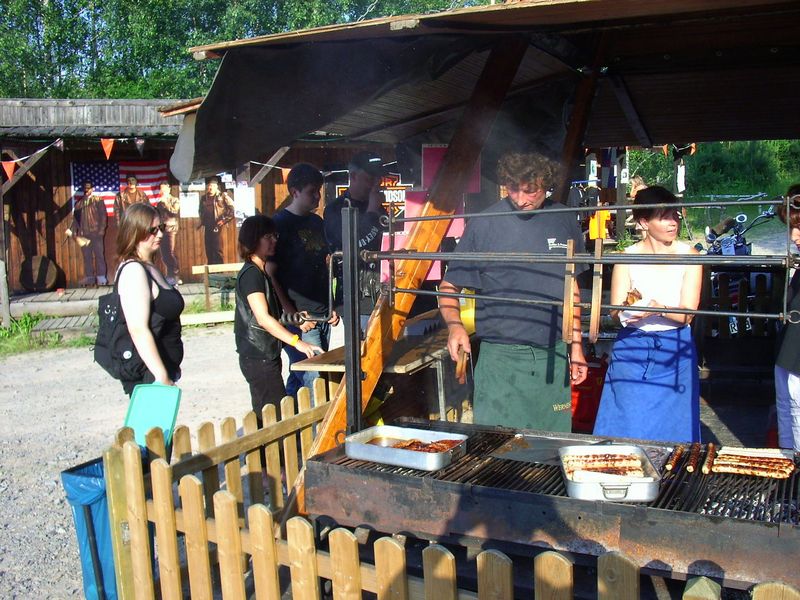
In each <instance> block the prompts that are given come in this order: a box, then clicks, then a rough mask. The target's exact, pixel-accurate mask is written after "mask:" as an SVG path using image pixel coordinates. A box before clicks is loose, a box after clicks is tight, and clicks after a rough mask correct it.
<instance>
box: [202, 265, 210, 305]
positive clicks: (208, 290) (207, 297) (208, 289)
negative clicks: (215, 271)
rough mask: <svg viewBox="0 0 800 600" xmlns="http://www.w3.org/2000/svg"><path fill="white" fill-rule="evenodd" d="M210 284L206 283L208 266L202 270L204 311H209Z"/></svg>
mask: <svg viewBox="0 0 800 600" xmlns="http://www.w3.org/2000/svg"><path fill="white" fill-rule="evenodd" d="M210 285H211V283H210V282H209V281H208V265H206V268H205V269H204V270H203V287H204V288H205V292H206V310H211V289H210Z"/></svg>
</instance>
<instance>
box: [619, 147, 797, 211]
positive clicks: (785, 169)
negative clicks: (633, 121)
mask: <svg viewBox="0 0 800 600" xmlns="http://www.w3.org/2000/svg"><path fill="white" fill-rule="evenodd" d="M685 160H686V195H687V196H690V197H691V196H707V195H719V194H734V195H742V196H745V195H750V194H755V193H758V192H765V193H767V194H769V195H770V196H776V195H778V194H783V193H785V192H786V189H787V188H788V187H789V185H790V184H792V183H794V182H797V181H800V140H766V141H748V142H708V143H704V144H698V145H697V152H696V153H695V154H694V155H691V156H687V157H686V159H685ZM628 169H629V171H630V174H631V176H633V175H641V176H642V178H643V179H644V180H645V181H646V182H647V183H648V184H650V185H662V186H664V187H666V188H668V189H672V187H673V185H674V177H673V162H672V156H664V154H663V153H662V152H661V150H660V149H656V150H655V151H652V150H630V151H629V152H628Z"/></svg>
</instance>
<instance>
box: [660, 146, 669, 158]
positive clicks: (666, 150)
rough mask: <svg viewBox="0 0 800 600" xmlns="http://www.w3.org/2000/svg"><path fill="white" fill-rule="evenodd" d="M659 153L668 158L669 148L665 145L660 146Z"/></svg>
mask: <svg viewBox="0 0 800 600" xmlns="http://www.w3.org/2000/svg"><path fill="white" fill-rule="evenodd" d="M661 151H662V152H663V153H664V156H669V146H668V145H667V144H664V145H663V146H661Z"/></svg>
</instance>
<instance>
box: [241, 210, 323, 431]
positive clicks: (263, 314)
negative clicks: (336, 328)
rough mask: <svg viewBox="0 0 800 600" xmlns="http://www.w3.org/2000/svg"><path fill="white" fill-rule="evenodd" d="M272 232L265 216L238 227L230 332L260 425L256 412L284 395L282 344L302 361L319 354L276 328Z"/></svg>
mask: <svg viewBox="0 0 800 600" xmlns="http://www.w3.org/2000/svg"><path fill="white" fill-rule="evenodd" d="M277 241H278V234H277V233H276V232H275V223H274V222H273V221H272V219H270V218H269V217H267V216H266V215H255V216H253V217H248V218H246V219H245V220H244V222H242V226H241V228H240V229H239V255H240V256H241V257H242V260H244V265H243V266H242V268H241V270H240V271H239V274H238V275H237V276H236V315H235V317H234V321H233V332H234V335H235V337H236V351H237V352H238V353H239V367H240V368H241V370H242V375H244V378H245V380H247V383H248V385H249V386H250V400H251V402H252V405H253V411H254V412H255V413H256V418H257V419H258V423H259V426H261V409H263V408H264V406H265V405H267V404H273V405H275V406H276V407H277V406H279V405H280V401H281V399H282V398H283V397H284V396H285V395H286V388H285V387H284V385H283V377H282V375H281V349H282V345H283V344H286V345H288V346H292V347H294V348H295V349H297V350H298V351H300V352H301V353H303V354H305V355H306V356H307V357H309V358H310V357H312V356H314V354H315V353H318V352H322V348H320V347H319V346H312V345H311V344H309V343H307V342H304V341H303V340H301V339H300V336H299V335H296V334H293V333H292V332H291V331H289V330H288V329H286V328H285V327H284V326H283V325H281V324H280V322H279V321H278V319H279V318H280V315H281V313H280V308H279V303H278V297H277V296H276V294H275V291H274V288H273V285H272V282H271V281H270V279H269V276H268V275H267V273H266V271H265V265H266V262H267V259H268V258H269V257H270V256H273V255H274V254H275V246H276V243H277Z"/></svg>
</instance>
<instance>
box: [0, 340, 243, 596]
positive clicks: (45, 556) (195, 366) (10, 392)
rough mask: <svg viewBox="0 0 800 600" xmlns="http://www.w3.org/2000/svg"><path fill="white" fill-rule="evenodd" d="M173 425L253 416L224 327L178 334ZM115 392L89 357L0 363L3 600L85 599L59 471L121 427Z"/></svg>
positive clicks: (55, 353)
mask: <svg viewBox="0 0 800 600" xmlns="http://www.w3.org/2000/svg"><path fill="white" fill-rule="evenodd" d="M184 343H185V347H186V357H185V360H184V372H183V379H182V381H181V388H182V391H183V394H182V401H181V408H180V412H179V413H178V423H181V424H184V425H188V426H189V427H190V429H191V430H192V431H195V430H196V429H197V426H199V425H200V424H201V423H202V422H204V421H212V422H214V423H215V424H218V423H219V422H220V421H221V420H222V419H223V418H224V417H227V416H233V417H236V419H237V421H238V422H241V418H242V416H243V415H244V414H245V413H246V412H247V411H248V410H249V409H250V396H249V392H248V389H247V385H246V383H245V382H244V379H243V378H242V375H241V373H240V371H239V365H238V360H237V356H236V352H235V351H234V347H233V334H232V333H231V328H230V327H216V328H213V329H191V330H188V331H186V332H185V336H184ZM127 406H128V402H127V396H125V395H124V393H123V392H122V388H121V386H120V384H119V382H117V381H115V380H113V379H111V377H109V376H108V375H106V374H105V372H103V371H102V369H100V367H98V366H97V365H95V364H94V363H93V361H92V357H91V352H90V351H89V349H88V348H80V349H63V350H47V351H40V352H32V353H28V354H22V355H18V356H13V357H10V358H6V359H2V360H0V590H4V591H3V592H2V596H3V598H20V599H21V598H26V599H27V598H42V599H43V598H54V599H55V598H58V599H61V598H81V597H83V590H82V583H81V581H82V580H81V571H80V562H79V558H78V550H77V542H76V538H75V531H74V527H73V524H72V515H71V513H70V508H69V504H68V503H67V501H66V499H65V496H64V490H63V488H62V486H61V479H60V473H61V471H63V470H64V469H67V468H70V467H72V466H75V465H78V464H80V463H82V462H85V461H88V460H91V459H93V458H96V457H98V456H100V455H101V454H102V452H103V450H104V449H105V448H106V447H107V446H108V445H109V444H110V441H111V440H112V438H113V436H114V433H115V431H116V429H117V428H119V427H120V426H122V423H123V421H124V419H125V413H126V410H127Z"/></svg>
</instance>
